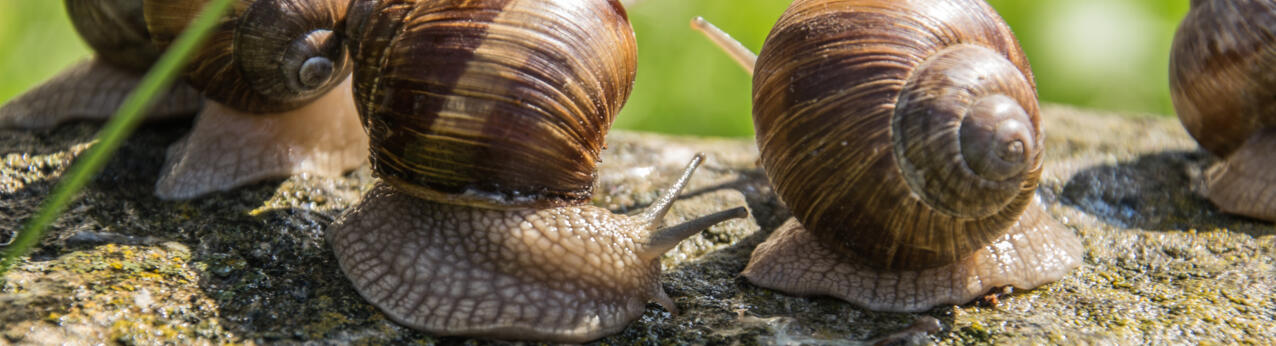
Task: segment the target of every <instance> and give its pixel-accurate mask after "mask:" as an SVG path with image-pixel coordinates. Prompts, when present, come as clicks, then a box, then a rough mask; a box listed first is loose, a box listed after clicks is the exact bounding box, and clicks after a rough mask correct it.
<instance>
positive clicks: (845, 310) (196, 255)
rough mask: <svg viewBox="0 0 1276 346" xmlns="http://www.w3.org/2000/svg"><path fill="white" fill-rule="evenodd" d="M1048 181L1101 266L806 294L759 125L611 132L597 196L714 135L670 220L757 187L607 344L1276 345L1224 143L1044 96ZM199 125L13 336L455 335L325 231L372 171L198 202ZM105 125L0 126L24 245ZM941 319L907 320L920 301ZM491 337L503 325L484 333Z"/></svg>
mask: <svg viewBox="0 0 1276 346" xmlns="http://www.w3.org/2000/svg"><path fill="white" fill-rule="evenodd" d="M1044 116H1045V118H1046V126H1047V150H1048V151H1047V159H1046V162H1047V164H1046V165H1047V166H1046V173H1045V175H1044V177H1043V180H1042V184H1041V187H1040V188H1039V190H1038V192H1039V194H1040V195H1041V196H1042V199H1043V201H1045V202H1047V204H1048V210H1049V211H1050V213H1051V214H1052V215H1053V216H1054V217H1056V218H1057V219H1059V220H1060V221H1062V222H1064V223H1065V224H1066V225H1068V226H1069V227H1071V228H1072V229H1074V230H1075V231H1076V232H1077V233H1078V234H1079V235H1080V236H1081V239H1082V241H1083V242H1084V244H1085V246H1086V257H1085V261H1084V263H1083V264H1082V266H1081V267H1080V268H1078V269H1077V270H1075V271H1073V272H1072V273H1070V274H1068V275H1067V276H1066V277H1065V278H1064V279H1063V280H1061V281H1059V282H1056V283H1052V284H1048V285H1045V286H1043V287H1040V288H1037V289H1034V290H1029V291H1016V292H1013V293H1011V294H1008V295H1001V296H993V297H995V299H987V300H983V301H981V302H980V303H971V304H966V305H961V306H942V307H937V308H934V309H931V310H929V311H926V312H923V313H882V312H873V311H867V310H863V309H860V308H857V307H855V306H852V305H850V304H848V303H845V302H841V301H838V300H835V299H830V298H820V297H814V298H811V297H794V296H789V295H785V294H782V293H778V292H773V291H770V290H767V289H762V288H758V287H755V286H753V285H751V284H749V283H748V282H747V281H745V280H744V279H742V278H741V277H740V276H739V275H738V273H739V272H740V270H742V269H743V268H744V265H745V263H746V262H747V260H748V256H749V254H750V252H751V251H752V250H753V248H754V247H755V246H756V245H757V244H758V243H760V242H761V241H762V240H764V239H765V237H766V236H767V235H768V233H769V232H770V231H771V230H772V229H774V228H775V227H776V226H778V225H779V224H780V223H781V222H783V221H784V220H785V219H786V218H787V217H788V211H787V210H786V209H785V208H784V207H783V205H782V204H781V203H780V202H778V201H777V200H776V198H775V195H774V194H773V193H772V192H771V189H770V187H769V186H768V184H767V182H766V178H765V176H764V175H763V174H762V171H761V170H760V169H759V168H758V167H757V166H756V162H757V150H756V148H755V147H754V145H753V141H752V140H748V139H705V138H690V137H670V136H661V135H652V134H640V133H633V132H624V131H614V132H613V133H612V134H611V135H610V137H609V138H608V148H609V149H608V150H607V151H606V152H605V154H604V158H603V165H602V166H601V168H600V172H599V186H598V187H597V189H596V191H598V192H597V193H596V195H595V197H594V201H593V202H594V203H595V204H596V205H599V206H602V207H605V208H609V209H612V210H614V211H617V212H629V211H633V210H636V209H637V208H639V207H641V206H644V205H646V204H647V203H649V202H651V201H652V200H653V199H654V198H655V197H656V195H657V193H658V191H659V189H660V188H662V187H663V186H664V185H666V184H668V182H670V181H672V180H673V178H674V177H675V175H676V174H677V172H678V171H679V170H680V169H681V168H682V167H683V165H685V163H686V161H687V160H688V159H689V158H690V157H691V155H692V154H693V153H695V152H697V151H703V152H706V153H708V154H709V158H710V159H709V160H708V162H707V163H706V164H705V165H704V166H703V167H702V168H701V169H700V171H699V172H698V173H697V174H696V177H695V178H694V179H693V181H692V183H691V186H690V188H689V189H688V190H687V191H685V193H684V198H683V199H682V200H680V201H679V202H678V203H677V204H676V207H675V210H674V211H673V213H672V214H671V220H670V222H676V221H678V220H679V219H686V218H690V217H693V216H696V215H702V214H705V213H707V212H710V211H715V210H720V209H725V208H727V207H731V206H736V205H741V204H747V205H748V206H749V208H750V211H751V217H750V218H749V219H748V220H736V221H732V222H729V223H726V224H723V225H720V226H717V227H714V228H712V229H710V230H708V231H706V232H702V233H701V234H700V235H698V236H696V237H695V238H693V239H692V240H690V241H686V242H684V243H683V244H681V245H680V246H679V247H678V249H676V250H675V251H674V252H672V253H671V254H670V255H668V256H666V257H665V259H664V261H663V263H664V265H665V274H664V277H663V278H662V282H663V284H664V286H665V289H666V291H668V292H669V294H670V296H672V297H673V298H674V301H675V302H676V303H677V306H678V308H679V309H681V313H680V314H678V315H672V314H670V313H668V312H666V311H664V310H663V309H661V308H660V307H659V306H658V305H656V304H649V306H648V309H647V312H646V314H644V315H643V316H642V317H641V318H640V319H639V320H637V321H635V322H634V323H632V324H631V325H630V326H629V327H628V328H627V329H625V330H624V331H623V332H621V333H619V334H616V335H613V336H609V337H606V338H603V339H601V340H598V341H597V342H598V343H605V344H635V343H641V344H685V343H692V344H700V343H743V344H774V343H782V344H787V343H812V344H820V343H842V342H845V341H871V340H875V339H878V338H883V337H890V338H892V339H890V340H889V341H903V342H925V341H936V342H939V343H1077V342H1096V343H1110V342H1111V343H1149V342H1150V343H1203V342H1211V343H1241V342H1251V343H1259V344H1263V343H1274V342H1276V321H1273V320H1274V319H1276V294H1273V293H1272V292H1273V290H1274V289H1276V244H1274V243H1276V228H1273V226H1272V224H1270V223H1265V222H1260V221H1256V220H1250V219H1245V218H1241V217H1235V216H1230V215H1226V214H1222V213H1220V212H1219V211H1218V209H1217V208H1215V207H1214V206H1212V205H1211V204H1210V203H1209V202H1208V201H1207V200H1205V199H1204V198H1202V197H1201V196H1200V195H1199V194H1198V193H1197V192H1195V191H1197V190H1198V188H1197V187H1196V185H1198V184H1199V180H1200V174H1201V171H1202V170H1203V169H1204V168H1205V167H1208V165H1210V164H1212V163H1213V162H1214V161H1215V160H1216V158H1214V157H1212V156H1211V155H1210V154H1208V153H1206V152H1204V151H1201V150H1200V149H1198V147H1197V146H1196V144H1195V142H1193V141H1192V140H1191V138H1189V137H1188V136H1187V135H1186V133H1185V132H1184V131H1183V130H1182V128H1181V127H1180V126H1179V124H1178V123H1177V122H1176V121H1175V120H1174V119H1172V118H1165V117H1139V116H1128V115H1112V114H1099V113H1095V112H1091V111H1085V110H1078V109H1071V108H1065V107H1060V106H1047V107H1045V114H1044ZM187 126H189V124H188V123H183V122H168V123H159V124H149V125H146V126H143V127H142V128H140V130H139V131H138V133H137V134H135V135H134V136H133V137H132V138H131V139H129V141H128V142H127V143H126V144H125V146H124V147H123V149H122V151H121V152H120V153H119V154H117V155H116V156H115V158H114V159H112V160H111V162H110V163H109V164H108V166H107V168H106V170H105V171H104V172H103V173H102V174H101V175H100V176H98V177H97V178H96V179H95V180H94V181H93V183H91V184H90V185H89V187H88V189H87V190H86V191H85V192H84V193H83V194H82V195H81V196H80V198H79V199H78V200H77V202H75V203H74V204H73V205H72V206H71V208H70V209H69V211H68V212H67V213H66V214H65V215H63V216H62V217H61V218H59V219H58V221H57V223H56V224H55V225H54V227H53V228H52V229H51V231H50V232H49V233H48V234H46V235H45V237H44V239H42V240H41V243H40V245H39V246H38V247H37V248H36V250H35V251H34V252H33V253H32V254H31V255H30V256H29V257H27V258H24V259H23V260H22V261H21V262H20V263H19V265H18V266H17V267H16V268H14V270H12V271H11V272H9V273H8V274H6V275H5V276H4V278H3V286H0V343H9V342H12V343H62V342H86V343H87V342H91V343H98V342H111V343H113V342H119V343H142V344H149V343H158V342H161V341H177V342H181V343H187V342H190V343H240V342H276V341H288V342H294V341H326V342H334V343H407V342H421V343H434V342H459V341H470V340H466V339H463V338H454V337H448V338H438V337H434V336H431V335H429V334H426V333H422V332H417V331H413V330H410V329H407V328H404V327H401V326H399V325H397V324H395V323H393V322H391V321H389V320H387V319H386V318H385V317H384V316H383V315H382V314H381V313H380V312H378V311H377V310H376V309H375V308H374V307H372V306H370V305H368V304H367V303H366V302H364V301H363V299H362V298H360V297H359V296H358V294H356V293H355V292H354V290H353V289H352V288H351V286H350V284H349V283H348V282H347V281H346V280H345V278H344V276H343V275H342V274H341V272H340V270H338V269H337V266H336V262H335V259H334V258H333V256H332V254H331V251H330V250H329V248H328V245H327V244H326V242H325V240H324V238H323V236H322V235H323V229H324V227H326V226H327V225H328V224H329V223H330V222H331V221H332V220H333V218H335V217H336V216H337V215H339V214H340V213H341V212H342V211H343V210H345V209H347V208H348V207H350V206H351V205H352V204H353V203H355V202H357V201H358V198H359V195H360V193H361V191H362V190H364V189H366V188H368V187H370V186H371V183H372V182H373V181H374V180H373V178H372V176H371V174H370V173H369V171H368V169H367V168H366V167H365V168H362V169H360V170H357V171H355V172H352V173H350V174H347V175H345V176H343V177H336V178H327V177H313V176H297V177H292V178H289V179H287V180H274V181H268V182H263V183H259V184H255V185H252V186H248V187H245V188H241V189H237V190H234V191H230V192H224V193H217V194H214V195H211V196H207V197H204V198H199V199H195V200H191V201H184V202H169V201H161V200H159V199H157V198H155V197H153V196H152V195H151V190H152V188H153V185H154V182H155V179H156V176H157V174H158V171H159V163H160V162H161V161H162V160H163V157H164V148H165V147H166V146H167V145H168V144H170V143H172V142H173V141H175V140H177V139H178V138H179V137H180V136H181V134H182V132H183V131H184V130H185V129H186V128H187ZM99 127H100V125H99V124H94V123H84V122H81V123H73V124H68V125H63V126H60V127H57V128H54V129H50V130H43V131H34V132H27V131H13V130H0V244H3V243H5V242H8V241H10V240H11V238H12V236H13V234H14V232H16V230H17V229H19V228H20V226H21V225H22V223H23V222H24V221H25V220H27V219H28V218H29V217H30V216H31V215H32V214H33V213H34V212H35V210H36V208H37V206H38V205H39V204H40V202H41V201H42V200H43V199H44V198H45V197H46V196H47V195H48V193H49V191H50V190H51V189H52V187H53V185H54V183H55V181H56V179H57V177H58V176H59V175H60V174H61V173H62V172H63V171H64V170H65V169H66V168H67V166H68V164H69V163H70V161H71V160H72V159H73V158H74V157H75V156H76V155H78V154H79V153H81V152H82V151H83V150H84V149H85V148H86V147H87V144H88V143H89V142H90V141H91V139H92V136H93V135H94V133H95V132H96V131H97V130H98V128H99ZM922 316H930V317H934V318H937V319H938V320H939V321H940V322H941V324H942V329H941V330H940V331H938V332H935V333H931V334H925V333H918V332H912V333H902V334H901V333H898V332H899V331H901V330H906V331H915V330H913V329H908V328H909V326H910V325H911V324H913V323H914V322H915V321H917V320H918V318H919V317H922ZM477 342H479V343H483V342H486V341H477Z"/></svg>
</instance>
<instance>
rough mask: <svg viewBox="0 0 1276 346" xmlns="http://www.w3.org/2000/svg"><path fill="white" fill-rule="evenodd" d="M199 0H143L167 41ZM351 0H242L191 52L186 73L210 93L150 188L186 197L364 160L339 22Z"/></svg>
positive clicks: (161, 40)
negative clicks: (198, 46)
mask: <svg viewBox="0 0 1276 346" xmlns="http://www.w3.org/2000/svg"><path fill="white" fill-rule="evenodd" d="M204 3H205V1H199V0H191V1H158V0H146V1H145V2H144V4H143V9H144V14H145V18H146V24H147V27H148V28H149V29H150V32H151V37H152V40H153V41H155V42H156V43H157V44H158V45H159V46H160V47H166V46H167V45H168V44H169V43H171V41H172V40H173V39H175V38H176V37H177V35H178V34H179V33H181V32H182V30H184V29H185V28H186V25H187V24H188V23H190V21H191V20H193V19H194V17H195V16H196V15H197V14H198V13H199V10H200V9H201V8H202V7H203V5H204ZM348 8H349V1H348V0H320V1H305V0H239V1H238V2H237V3H236V4H235V5H233V6H232V11H231V13H230V14H228V15H226V16H225V17H223V19H222V24H221V25H220V26H219V29H218V30H216V31H214V32H213V34H212V35H211V36H210V38H209V39H208V41H206V42H205V43H204V46H203V47H201V48H200V49H199V50H198V51H197V52H196V53H195V54H194V57H193V58H192V59H191V64H190V65H189V66H188V67H187V69H186V72H185V76H186V80H187V81H188V82H189V83H190V84H191V85H193V86H194V87H196V88H197V89H200V90H201V91H202V92H203V95H204V96H205V97H206V98H207V100H206V102H205V105H204V107H203V109H201V110H200V112H199V114H198V115H197V118H196V121H195V124H194V126H193V128H192V129H191V133H190V135H188V136H187V137H186V138H183V139H182V140H181V141H179V142H178V143H175V144H174V145H173V147H172V148H170V149H169V151H168V155H167V158H166V163H165V165H164V168H162V169H161V171H160V178H159V181H158V182H156V184H155V194H156V195H157V196H159V197H160V198H164V199H186V198H193V197H198V196H200V195H203V194H206V193H209V192H214V191H221V190H227V189H230V188H233V187H236V186H241V185H244V184H248V183H251V182H254V181H257V180H261V179H264V178H270V177H280V176H289V175H293V174H299V173H311V174H318V175H339V174H341V173H342V172H345V171H348V170H351V169H354V168H356V167H358V166H359V165H361V164H363V162H365V161H364V156H363V155H364V153H366V152H367V136H366V135H365V134H364V133H363V132H362V131H361V130H360V129H359V126H358V118H357V114H356V110H355V107H354V100H353V98H352V96H351V91H350V90H351V87H350V83H349V81H348V80H349V75H350V70H351V66H350V62H349V58H348V55H347V53H346V45H345V43H344V39H343V38H342V35H340V30H339V28H340V26H341V25H342V24H343V23H344V22H345V17H346V11H347V9H348Z"/></svg>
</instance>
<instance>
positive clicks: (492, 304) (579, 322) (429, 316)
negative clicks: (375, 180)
mask: <svg viewBox="0 0 1276 346" xmlns="http://www.w3.org/2000/svg"><path fill="white" fill-rule="evenodd" d="M688 174H689V172H688ZM684 183H685V179H684V181H683V182H680V183H679V184H676V186H677V185H681V184H684ZM671 192H672V193H675V194H676V192H677V189H676V188H675V189H672V190H671ZM667 202H672V199H670V200H669V201H667ZM668 206H669V204H667V203H666V204H664V205H653V206H652V207H651V208H652V209H651V210H656V211H657V212H655V213H652V212H648V213H644V214H642V215H641V216H637V217H631V216H625V215H617V214H612V213H611V212H610V211H608V210H606V209H602V208H597V207H593V206H588V205H585V206H569V207H552V208H544V209H514V210H498V209H484V208H474V207H470V206H464V205H450V204H443V203H437V202H431V201H427V200H423V199H418V198H415V197H412V196H411V195H409V194H407V193H404V192H402V191H399V190H398V189H396V188H394V187H392V186H390V185H388V184H385V183H379V184H377V186H375V187H373V189H372V191H369V193H368V194H367V195H365V196H364V201H363V202H361V203H359V205H358V206H356V207H355V208H353V209H351V210H350V211H348V212H346V214H344V215H343V216H342V217H341V218H340V219H338V220H337V221H336V222H334V223H333V225H332V226H330V228H329V231H328V242H329V243H330V244H332V247H333V250H334V251H335V252H336V254H337V259H338V260H339V261H338V262H340V265H341V270H342V271H343V272H345V273H346V276H347V277H349V278H350V281H351V282H352V283H353V284H354V286H355V288H356V289H357V290H358V291H359V294H360V295H362V296H363V297H364V298H366V299H367V300H368V301H370V302H372V303H373V304H374V305H376V306H377V307H378V308H380V309H381V311H383V312H385V314H386V315H387V316H389V317H390V319H392V320H394V321H396V322H399V323H402V324H404V325H407V326H410V327H413V328H418V329H423V330H426V331H429V332H431V333H435V334H440V335H469V336H481V337H487V338H497V339H516V340H544V341H553V342H585V341H589V340H593V339H597V338H600V337H603V336H605V335H608V334H613V333H616V332H619V331H620V330H623V329H624V328H625V326H626V325H627V324H628V323H629V322H630V321H633V320H634V319H636V318H638V317H639V316H641V315H642V313H643V311H644V310H645V309H646V305H647V302H648V301H651V300H653V299H654V300H655V301H656V302H657V303H659V304H660V305H661V306H662V307H664V308H665V310H667V311H670V312H674V313H677V311H678V310H677V308H676V307H675V305H674V303H673V300H672V299H670V298H669V296H668V295H667V294H666V293H665V291H664V289H663V288H662V287H661V286H660V281H659V278H660V261H659V258H660V255H661V254H662V253H664V252H665V251H667V250H668V249H670V248H672V247H673V246H674V245H677V243H678V241H681V240H682V239H684V238H686V237H687V236H690V235H693V234H695V233H696V232H699V231H700V230H703V229H705V228H707V227H709V226H711V225H713V224H716V223H718V222H721V221H723V220H725V219H728V218H738V217H744V216H745V213H746V211H745V210H744V209H743V208H736V209H732V210H729V211H726V212H723V213H718V214H713V215H710V216H705V217H702V218H700V219H697V220H693V221H691V222H689V223H697V222H698V223H699V224H698V225H695V226H688V224H683V225H679V226H675V227H684V226H685V227H684V228H683V230H682V231H677V232H672V233H676V235H674V236H670V237H663V239H660V241H652V240H653V239H657V238H662V237H660V236H658V235H660V234H662V232H661V231H663V230H657V228H659V227H660V221H659V219H660V218H661V217H662V215H663V212H664V211H665V210H667V208H668ZM648 215H653V216H648ZM666 233H668V232H666ZM652 243H660V244H661V245H659V246H652V245H651V244H652ZM653 248H655V250H652V249H653Z"/></svg>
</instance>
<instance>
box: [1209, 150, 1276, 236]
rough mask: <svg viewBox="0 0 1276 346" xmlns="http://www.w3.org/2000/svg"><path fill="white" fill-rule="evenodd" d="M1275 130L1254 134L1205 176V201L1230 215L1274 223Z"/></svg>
mask: <svg viewBox="0 0 1276 346" xmlns="http://www.w3.org/2000/svg"><path fill="white" fill-rule="evenodd" d="M1273 153H1276V129H1265V130H1262V131H1257V132H1256V133H1255V134H1254V135H1253V136H1251V137H1250V138H1249V139H1247V140H1246V141H1245V143H1244V144H1241V146H1240V147H1239V148H1237V149H1236V150H1235V151H1233V152H1232V154H1231V155H1228V156H1227V158H1226V159H1223V160H1222V161H1219V162H1218V163H1216V164H1214V166H1212V167H1210V168H1209V169H1208V170H1207V171H1206V172H1205V191H1204V195H1205V197H1207V198H1209V200H1210V201H1212V202H1214V205H1217V206H1218V207H1219V209H1222V210H1223V211H1224V212H1227V213H1231V214H1238V215H1244V216H1248V217H1253V218H1258V219H1263V220H1267V221H1276V160H1274V159H1276V154H1273Z"/></svg>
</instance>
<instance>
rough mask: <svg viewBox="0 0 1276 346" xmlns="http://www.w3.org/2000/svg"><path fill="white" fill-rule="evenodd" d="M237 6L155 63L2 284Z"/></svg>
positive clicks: (14, 248)
mask: <svg viewBox="0 0 1276 346" xmlns="http://www.w3.org/2000/svg"><path fill="white" fill-rule="evenodd" d="M230 4H231V0H213V1H211V2H209V3H208V5H207V6H205V7H204V11H203V12H202V13H201V14H200V15H199V17H196V18H195V20H194V21H192V22H191V23H190V25H189V26H188V27H187V29H186V31H185V32H184V33H182V35H181V36H179V37H178V38H177V40H176V41H174V42H173V44H172V45H171V46H170V47H169V49H168V51H167V52H166V53H164V55H163V56H161V57H160V59H159V61H156V62H155V66H153V67H151V70H150V72H148V73H147V74H146V76H145V77H144V78H142V81H141V83H139V84H138V86H137V89H134V90H133V92H132V93H130V94H129V96H128V98H126V99H125V100H124V103H123V104H122V105H120V109H119V110H117V111H116V112H115V115H114V116H112V117H111V120H110V121H108V122H107V123H106V125H105V126H104V127H103V128H102V130H101V131H100V132H98V135H97V139H96V140H95V141H96V143H95V144H93V146H92V147H90V148H89V149H88V150H86V151H85V153H84V155H82V156H80V157H79V158H77V159H76V160H75V163H73V164H72V165H71V168H70V169H68V170H67V172H66V174H65V175H63V176H62V179H61V180H59V181H58V184H57V186H55V187H54V188H53V193H51V194H50V195H49V197H48V199H46V200H45V201H44V204H43V205H42V206H41V207H40V210H39V211H38V212H36V215H35V217H34V218H32V219H31V220H30V221H28V222H27V225H26V227H24V228H23V229H22V232H20V233H18V237H17V238H16V239H14V241H13V243H12V244H10V245H9V248H8V249H5V251H4V257H3V259H0V278H2V277H3V275H4V273H5V272H8V271H9V268H11V267H12V266H13V265H14V264H15V263H16V262H17V260H18V258H20V257H21V256H23V255H25V254H26V253H27V251H30V250H31V247H32V246H34V245H35V243H36V241H37V240H39V239H40V236H41V235H43V234H44V231H45V229H47V228H48V227H49V225H50V224H51V223H53V220H55V219H57V217H58V216H59V215H61V214H62V212H63V211H65V210H66V208H67V205H69V204H70V203H71V200H72V198H74V197H75V196H76V194H78V193H79V192H80V189H83V188H84V185H87V184H88V183H89V180H91V179H92V178H93V176H94V175H97V173H98V172H100V171H101V170H102V167H103V166H105V165H106V162H107V160H110V158H111V155H112V154H114V153H115V150H116V149H118V148H119V147H120V144H122V143H123V142H124V139H125V138H127V137H128V135H129V134H131V133H133V129H135V128H137V124H138V123H139V122H140V121H141V120H142V115H143V113H145V111H146V110H148V109H150V108H151V105H153V104H154V103H155V101H156V97H157V96H159V95H160V94H163V93H164V91H165V90H168V89H169V87H170V86H171V85H172V84H173V81H175V80H176V79H177V77H178V76H179V75H181V69H182V68H183V67H184V66H185V65H186V63H187V61H188V60H189V57H190V55H191V53H192V52H194V50H195V49H196V48H197V47H199V45H200V43H202V42H203V41H204V39H205V38H207V37H208V35H209V34H211V33H212V29H213V28H214V27H215V26H216V25H217V23H218V22H219V21H220V19H221V16H222V14H223V13H225V12H226V10H227V9H228V8H230Z"/></svg>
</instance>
